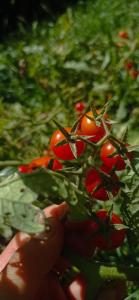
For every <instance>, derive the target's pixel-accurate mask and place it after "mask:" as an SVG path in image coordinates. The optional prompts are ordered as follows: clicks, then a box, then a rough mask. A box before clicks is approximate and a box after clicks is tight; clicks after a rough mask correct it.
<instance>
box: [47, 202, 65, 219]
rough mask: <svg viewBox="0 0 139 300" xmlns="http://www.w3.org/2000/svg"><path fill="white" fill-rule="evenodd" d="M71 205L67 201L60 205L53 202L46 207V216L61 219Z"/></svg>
mask: <svg viewBox="0 0 139 300" xmlns="http://www.w3.org/2000/svg"><path fill="white" fill-rule="evenodd" d="M68 210H69V206H68V204H67V203H66V202H63V203H61V204H59V205H57V204H53V205H50V206H48V207H46V208H45V209H44V214H45V215H46V217H55V218H58V219H61V218H63V217H64V216H65V214H66V213H67V212H68Z"/></svg>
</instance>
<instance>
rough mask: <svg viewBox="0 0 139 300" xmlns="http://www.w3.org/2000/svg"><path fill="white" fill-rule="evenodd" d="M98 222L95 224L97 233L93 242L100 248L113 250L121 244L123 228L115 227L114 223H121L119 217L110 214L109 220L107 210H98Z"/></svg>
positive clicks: (124, 233)
mask: <svg viewBox="0 0 139 300" xmlns="http://www.w3.org/2000/svg"><path fill="white" fill-rule="evenodd" d="M96 216H97V217H98V223H96V222H95V224H96V231H97V234H96V236H95V237H94V244H95V246H96V247H98V248H99V249H101V250H114V249H116V248H118V247H120V246H121V245H122V244H123V241H124V239H125V236H126V230H125V229H116V228H115V227H114V225H115V224H123V222H122V220H121V219H120V217H119V216H118V215H116V214H114V213H113V214H112V216H111V219H110V220H109V216H108V212H107V211H106V210H99V211H98V212H97V213H96Z"/></svg>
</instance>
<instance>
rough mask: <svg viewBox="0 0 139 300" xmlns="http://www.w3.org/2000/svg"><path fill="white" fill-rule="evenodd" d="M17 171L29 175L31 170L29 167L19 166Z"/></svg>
mask: <svg viewBox="0 0 139 300" xmlns="http://www.w3.org/2000/svg"><path fill="white" fill-rule="evenodd" d="M18 171H19V172H20V173H31V172H32V169H31V168H30V167H29V165H21V166H19V167H18Z"/></svg>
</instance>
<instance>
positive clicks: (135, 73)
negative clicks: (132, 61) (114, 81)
mask: <svg viewBox="0 0 139 300" xmlns="http://www.w3.org/2000/svg"><path fill="white" fill-rule="evenodd" d="M129 75H130V77H131V78H132V79H136V78H137V77H138V75H139V72H138V71H137V70H134V69H133V70H130V72H129Z"/></svg>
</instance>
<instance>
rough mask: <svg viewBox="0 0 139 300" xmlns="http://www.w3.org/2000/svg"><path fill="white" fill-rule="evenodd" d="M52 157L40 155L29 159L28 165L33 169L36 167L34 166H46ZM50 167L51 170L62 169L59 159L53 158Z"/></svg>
mask: <svg viewBox="0 0 139 300" xmlns="http://www.w3.org/2000/svg"><path fill="white" fill-rule="evenodd" d="M52 159H53V158H52V157H50V156H42V157H38V158H36V159H33V160H32V161H31V163H30V164H29V167H30V168H31V169H32V170H33V169H36V168H39V167H46V168H47V167H48V165H49V163H50V161H51V160H52ZM51 169H52V170H53V171H55V170H61V169H62V164H61V163H60V161H58V160H57V159H53V163H52V166H51Z"/></svg>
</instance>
